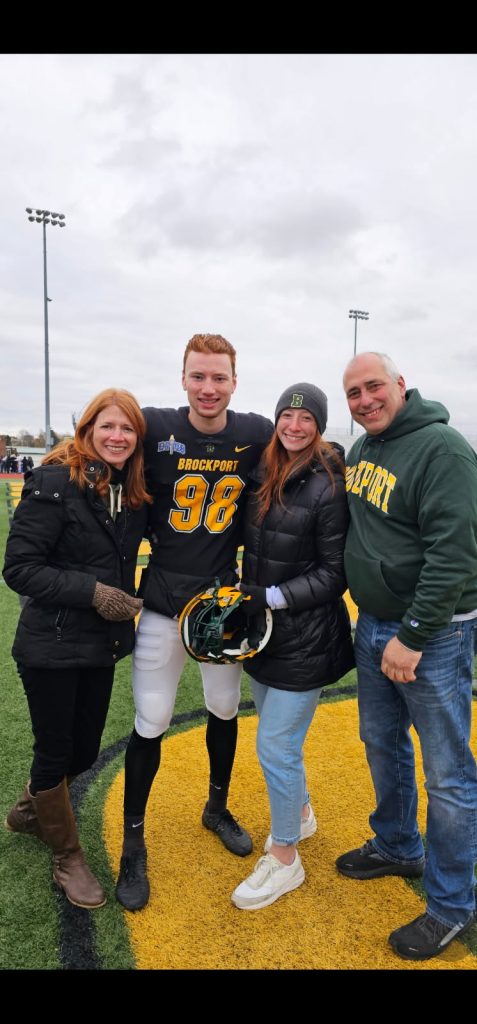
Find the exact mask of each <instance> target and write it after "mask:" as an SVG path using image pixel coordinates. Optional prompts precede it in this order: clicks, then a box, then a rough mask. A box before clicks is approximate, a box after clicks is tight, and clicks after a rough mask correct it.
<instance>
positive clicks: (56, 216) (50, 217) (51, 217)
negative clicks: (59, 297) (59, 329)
mask: <svg viewBox="0 0 477 1024" xmlns="http://www.w3.org/2000/svg"><path fill="white" fill-rule="evenodd" d="M26 212H27V214H28V220H29V221H32V222H35V221H36V223H37V224H42V225H43V302H44V320H45V449H46V451H47V452H49V451H50V448H51V425H50V357H49V348H48V303H49V302H51V299H49V298H48V284H47V272H46V225H47V224H51V225H52V226H53V227H56V225H57V224H59V226H60V228H64V227H65V215H64V213H50V210H34V209H33V207H31V206H27V207H26Z"/></svg>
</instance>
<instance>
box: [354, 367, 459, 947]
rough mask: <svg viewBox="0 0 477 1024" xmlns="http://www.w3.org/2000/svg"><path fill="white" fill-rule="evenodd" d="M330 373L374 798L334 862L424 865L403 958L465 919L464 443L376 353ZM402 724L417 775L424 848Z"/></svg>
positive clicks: (388, 869) (442, 942) (442, 941)
mask: <svg viewBox="0 0 477 1024" xmlns="http://www.w3.org/2000/svg"><path fill="white" fill-rule="evenodd" d="M343 383H344V388H345V391H346V396H347V399H348V405H349V408H350V411H351V415H352V417H353V419H354V420H355V421H356V423H359V424H360V425H361V426H363V427H364V428H365V431H366V433H365V434H364V435H363V436H362V437H359V438H358V439H357V440H356V441H355V443H354V445H353V447H352V448H351V451H350V452H349V454H348V457H347V470H346V475H347V479H346V487H347V492H348V499H349V507H350V516H351V523H350V528H349V533H348V539H347V543H346V551H345V567H346V573H347V579H348V585H349V588H350V592H351V595H352V597H353V599H354V601H355V602H356V604H357V605H358V607H359V618H358V624H357V628H356V642H355V653H356V665H357V670H358V702H359V714H360V733H361V738H362V739H363V741H364V743H365V746H366V756H367V760H368V764H369V766H370V770H371V775H372V778H373V783H374V788H375V793H376V809H375V810H374V811H373V813H372V814H371V816H370V819H369V822H370V825H371V828H372V830H373V832H374V837H373V838H372V839H371V840H368V841H367V842H366V843H365V844H364V846H362V847H360V848H359V849H356V850H350V851H349V852H348V853H345V854H343V855H342V856H341V857H338V860H337V861H336V865H337V868H338V870H339V871H340V872H341V874H343V875H346V876H348V877H350V878H358V879H370V878H379V877H381V876H383V875H401V876H404V877H409V878H416V877H418V876H419V875H421V874H423V885H424V889H425V891H426V895H427V907H426V912H425V913H424V914H421V915H420V916H419V917H417V918H416V919H415V920H414V921H411V922H410V923H409V924H407V925H404V926H403V927H401V928H398V929H397V930H396V931H394V932H392V933H391V935H390V936H389V941H390V944H391V946H392V948H393V949H394V950H395V952H396V953H398V954H399V956H401V957H404V958H405V959H411V960H428V959H430V958H431V957H433V956H437V955H438V954H439V953H441V952H442V950H443V949H445V948H446V947H447V946H448V944H449V943H450V942H451V941H452V940H453V939H455V938H457V937H458V936H461V935H463V934H464V932H466V931H467V929H468V928H470V927H471V925H472V924H473V921H474V912H475V895H474V861H475V859H476V857H477V849H476V843H477V769H476V764H475V760H474V757H473V755H472V753H471V751H470V748H469V738H470V721H471V700H472V697H471V693H472V666H473V628H474V626H475V624H476V618H477V456H476V453H475V452H474V451H473V449H472V448H471V447H470V445H469V444H468V443H467V441H465V439H464V438H463V437H462V436H461V434H459V433H458V432H457V431H456V430H453V429H452V427H449V426H448V420H449V414H448V412H447V410H446V409H445V408H444V406H443V405H441V404H440V403H439V402H429V401H425V400H424V399H423V398H421V396H420V394H419V392H418V391H417V390H416V389H411V390H409V391H407V390H406V385H405V382H404V379H403V377H402V375H401V374H400V372H399V370H398V369H397V367H396V366H395V365H394V363H393V362H392V360H391V359H389V357H388V356H385V355H382V354H380V353H377V352H365V353H362V354H361V355H358V356H356V357H355V358H354V359H353V360H352V361H351V362H350V363H349V365H348V366H347V368H346V370H345V374H344V379H343ZM411 725H413V726H414V727H415V729H416V732H417V734H418V736H419V741H420V744H421V750H422V757H423V763H424V772H425V776H426V789H427V795H428V810H427V851H426V855H424V847H423V843H422V839H421V836H420V833H419V829H418V827H417V819H416V812H417V789H416V779H415V765H414V748H413V744H412V741H411V738H410V734H409V730H410V727H411Z"/></svg>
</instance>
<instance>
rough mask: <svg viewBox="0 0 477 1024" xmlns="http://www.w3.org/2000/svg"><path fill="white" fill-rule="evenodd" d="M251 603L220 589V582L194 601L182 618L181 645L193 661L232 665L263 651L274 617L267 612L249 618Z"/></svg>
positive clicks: (230, 590) (238, 593) (230, 589)
mask: <svg viewBox="0 0 477 1024" xmlns="http://www.w3.org/2000/svg"><path fill="white" fill-rule="evenodd" d="M249 600H250V597H249V595H248V594H243V593H242V591H241V590H237V589H236V587H221V586H220V581H219V580H216V585H215V587H209V589H208V590H206V591H204V592H203V593H201V594H196V596H195V597H193V598H191V600H190V601H189V602H188V604H186V606H185V608H184V609H183V611H182V612H181V614H180V616H179V631H180V634H181V637H182V642H183V644H184V647H185V648H186V650H187V651H188V653H189V654H190V655H191V657H192V658H195V660H196V661H212V662H214V663H215V664H217V665H230V664H233V663H234V662H237V661H244V660H245V658H253V656H254V655H255V654H258V652H259V651H261V650H263V648H264V647H265V644H266V643H268V640H269V638H270V634H271V632H272V626H273V618H272V613H271V611H270V608H264V609H263V610H262V611H260V612H257V613H254V614H253V615H246V613H245V608H244V605H245V603H246V602H247V601H249Z"/></svg>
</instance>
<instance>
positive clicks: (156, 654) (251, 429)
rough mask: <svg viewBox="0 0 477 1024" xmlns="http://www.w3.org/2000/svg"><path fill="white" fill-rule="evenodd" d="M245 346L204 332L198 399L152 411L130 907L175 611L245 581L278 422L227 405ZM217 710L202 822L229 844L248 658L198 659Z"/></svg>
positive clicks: (123, 890) (234, 825) (235, 846)
mask: <svg viewBox="0 0 477 1024" xmlns="http://www.w3.org/2000/svg"><path fill="white" fill-rule="evenodd" d="M236 384H237V377H236V373H235V349H234V348H233V346H232V345H231V344H230V342H229V341H227V340H226V339H225V338H223V337H222V336H221V335H220V334H195V335H194V337H193V338H191V340H190V341H189V343H188V345H187V347H186V350H185V353H184V362H183V372H182V385H183V388H184V391H186V393H187V399H188V403H189V404H188V406H185V407H183V408H180V409H154V408H148V409H145V410H144V413H145V416H146V422H147V435H146V439H145V466H146V476H147V487H148V491H149V493H150V494H151V495H152V497H153V506H152V509H151V513H150V541H151V549H152V554H151V557H150V560H149V565H148V567H147V569H146V570H145V571H144V572H143V575H142V580H141V587H140V596H141V597H142V598H143V601H144V609H143V612H142V614H141V618H140V620H139V626H138V629H137V635H136V647H135V652H134V660H133V689H134V700H135V705H136V719H135V726H134V729H133V732H132V734H131V738H130V740H129V744H128V748H127V751H126V782H125V796H124V845H123V853H122V856H121V866H120V874H119V879H118V882H117V886H116V895H117V898H118V900H119V902H120V903H121V904H122V905H123V906H124V907H126V908H127V909H128V910H139V909H140V908H141V907H144V906H145V905H146V903H147V901H148V899H149V882H148V879H147V871H146V865H147V851H146V847H145V843H144V818H145V811H146V804H147V800H148V797H149V792H150V789H151V785H152V782H153V780H154V777H155V775H156V773H157V771H158V768H159V764H160V758H161V740H162V737H163V735H164V733H165V732H166V730H167V728H168V726H169V723H170V720H171V717H172V714H173V710H174V704H175V699H176V693H177V687H178V684H179V680H180V677H181V674H182V670H183V667H184V662H185V659H186V656H187V655H186V650H185V648H184V646H183V644H182V641H181V638H180V635H179V630H178V624H177V617H178V615H179V614H180V612H181V611H182V609H183V608H184V606H185V605H186V603H187V602H188V601H190V599H191V598H192V597H193V596H194V595H195V594H198V593H199V592H201V591H203V590H204V589H206V588H207V587H209V586H211V585H213V584H214V581H215V580H216V579H220V582H221V584H222V585H223V586H234V585H235V584H236V583H237V581H238V573H237V548H238V547H239V545H240V544H241V542H242V531H241V519H242V510H243V504H244V496H245V490H246V482H247V477H248V474H249V472H250V470H251V469H252V468H253V467H254V466H255V465H256V464H257V463H258V461H259V460H260V456H261V454H262V451H263V449H264V448H265V446H266V445H267V443H268V441H269V440H270V437H271V435H272V433H273V425H272V423H271V422H270V420H268V419H266V418H265V417H263V416H259V415H256V414H254V413H236V412H232V411H230V410H229V409H228V405H229V402H230V399H231V397H232V395H233V393H234V391H235V388H236ZM200 671H201V674H202V682H203V687H204V699H205V705H206V708H207V711H208V721H207V730H206V743H207V750H208V754H209V761H210V779H209V796H208V800H207V803H206V805H205V808H204V811H203V815H202V824H203V825H204V826H205V828H207V829H209V830H210V831H211V832H214V833H216V835H217V836H218V837H219V838H220V839H221V841H222V843H223V844H224V846H225V847H226V848H227V849H228V850H230V852H231V853H234V854H236V855H237V856H239V857H245V856H246V855H247V854H249V853H251V851H252V840H251V838H250V836H249V834H248V833H247V832H246V831H245V829H243V828H241V826H240V825H239V823H238V822H237V821H236V820H235V818H234V817H233V816H232V814H231V813H230V811H229V810H228V809H227V798H228V790H229V783H230V778H231V774H232V766H233V761H234V756H235V748H236V743H237V712H238V706H239V700H240V676H241V665H240V664H235V663H234V664H230V665H214V664H211V663H208V662H207V663H206V662H204V663H203V664H201V666H200Z"/></svg>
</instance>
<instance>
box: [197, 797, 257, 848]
mask: <svg viewBox="0 0 477 1024" xmlns="http://www.w3.org/2000/svg"><path fill="white" fill-rule="evenodd" d="M202 824H203V825H204V826H205V828H208V829H210V831H211V832H215V834H216V835H217V836H218V837H219V839H221V840H222V842H223V844H224V846H225V847H226V848H227V850H230V852H231V853H235V854H236V856H237V857H247V856H248V854H249V853H251V852H252V850H253V843H252V840H251V837H250V836H249V834H248V832H246V831H245V829H244V828H241V826H240V825H239V823H238V821H236V820H235V818H234V817H232V815H231V813H230V811H209V805H208V804H206V805H205V807H204V812H203V814H202Z"/></svg>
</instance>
